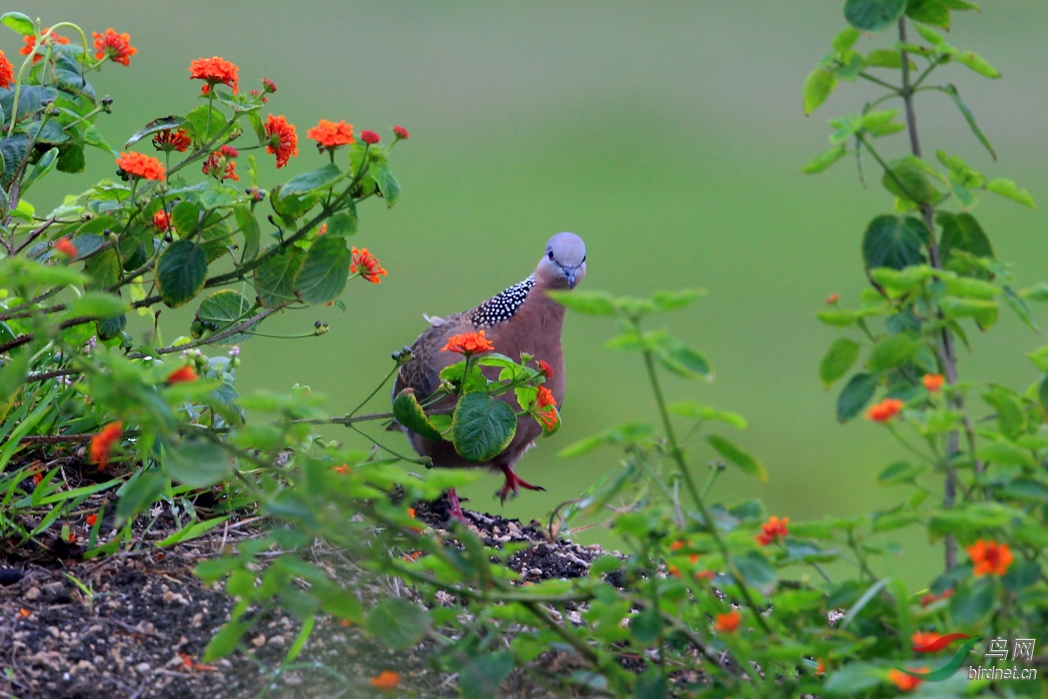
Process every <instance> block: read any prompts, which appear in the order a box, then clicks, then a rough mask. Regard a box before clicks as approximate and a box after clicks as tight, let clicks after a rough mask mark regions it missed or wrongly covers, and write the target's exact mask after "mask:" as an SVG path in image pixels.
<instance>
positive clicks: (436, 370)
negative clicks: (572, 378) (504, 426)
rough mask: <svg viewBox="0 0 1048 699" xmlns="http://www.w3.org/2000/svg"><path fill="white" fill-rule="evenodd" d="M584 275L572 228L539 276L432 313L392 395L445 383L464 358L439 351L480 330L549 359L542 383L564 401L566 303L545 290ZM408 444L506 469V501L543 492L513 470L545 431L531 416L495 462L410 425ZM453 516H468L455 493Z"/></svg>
mask: <svg viewBox="0 0 1048 699" xmlns="http://www.w3.org/2000/svg"><path fill="white" fill-rule="evenodd" d="M585 274H586V245H585V243H583V242H582V239H581V238H579V237H578V236H577V235H575V234H574V233H558V234H557V235H555V236H553V237H552V238H550V240H549V242H548V243H547V244H546V250H545V253H544V254H543V256H542V259H541V260H540V261H539V264H538V267H537V268H536V269H535V273H534V274H532V275H531V276H530V277H528V278H527V279H525V280H524V281H522V282H520V283H519V284H514V285H513V286H511V287H509V288H508V289H506V290H505V291H503V292H502V293H500V294H497V295H496V296H493V297H492V298H490V299H488V300H487V301H485V302H484V303H482V304H480V305H479V306H477V307H476V308H474V309H472V310H470V311H466V312H464V313H456V314H455V315H451V316H446V317H444V318H427V319H428V320H429V322H430V327H429V328H428V329H427V330H426V331H425V332H424V333H422V334H421V335H420V336H419V337H418V339H417V340H415V343H414V344H413V345H412V346H411V351H412V354H413V358H412V360H411V361H409V362H407V363H406V364H404V365H403V366H402V367H401V368H400V370H399V372H398V373H397V380H396V383H395V385H394V387H393V397H396V396H397V395H398V394H399V393H400V391H401V390H403V389H404V388H412V389H414V391H415V394H416V395H417V396H419V397H420V398H422V397H425V396H428V395H430V394H431V393H433V391H434V390H436V388H437V386H438V385H439V383H440V371H441V370H442V369H444V368H445V367H447V366H449V365H451V364H454V363H456V362H459V361H461V360H462V356H461V355H458V354H453V353H451V352H442V351H441V348H442V347H444V345H445V344H446V343H447V341H448V340H449V339H450V338H451V337H452V336H453V335H458V334H462V333H467V332H478V331H480V330H483V331H484V332H485V335H486V337H487V339H488V340H489V341H490V342H491V343H492V344H493V345H494V346H495V351H496V352H499V353H500V354H504V355H506V356H507V357H510V358H512V359H519V358H520V355H521V353H527V354H530V355H532V356H533V357H534V360H533V362H534V363H537V362H538V361H539V360H542V361H545V362H547V363H548V364H549V365H550V367H551V368H552V370H553V376H552V377H551V378H548V379H546V382H545V384H544V385H545V386H546V388H548V389H549V390H550V391H551V392H552V393H553V397H554V398H556V400H557V405H558V406H560V405H562V404H563V401H564V390H565V374H564V353H563V350H562V349H561V344H560V335H561V328H562V326H563V324H564V307H563V306H561V305H560V304H558V303H556V302H555V301H553V300H552V299H550V298H549V297H548V296H547V295H546V291H551V290H568V289H573V288H574V287H575V286H576V285H577V284H578V283H579V282H580V281H582V278H583V276H585ZM484 373H485V375H486V376H487V377H488V379H490V380H495V379H497V378H498V373H499V370H498V368H496V367H485V369H484ZM455 400H456V399H455V398H454V397H452V396H449V397H447V398H445V399H444V400H442V401H440V402H439V403H437V404H436V405H434V406H432V409H434V410H443V409H448V408H452V407H454V404H455ZM498 400H501V401H504V402H506V403H508V404H509V405H510V406H511V407H512V408H513V409H514V410H515V411H519V410H520V406H519V405H518V404H517V401H516V397H515V396H514V394H513V393H512V392H509V393H505V394H502V395H501V396H498ZM401 429H404V432H405V433H406V434H407V437H408V441H409V442H410V443H411V447H412V448H413V449H414V450H415V451H416V452H417V453H418V454H419V455H420V456H428V457H430V458H431V459H432V460H433V465H434V466H437V467H475V466H481V467H486V468H490V469H495V470H498V471H501V472H502V473H503V474H504V475H505V478H506V482H505V485H503V487H502V489H501V490H500V491H499V493H498V494H499V496H500V497H501V498H502V499H503V500H505V499H506V496H507V495H508V494H509V493H511V492H512V493H513V494H514V495H516V494H517V493H518V491H519V489H520V488H527V489H531V490H542V488H540V487H538V486H534V485H532V484H530V483H528V482H526V481H524V480H521V479H520V477H518V476H517V474H516V473H515V472H514V467H515V466H516V464H517V461H519V460H520V457H521V456H523V454H524V452H526V451H527V450H528V449H530V448H531V447H532V446H534V442H535V439H536V438H537V437H538V436H539V435H540V434H541V433H542V428H541V426H540V425H539V424H538V423H537V422H535V420H534V419H532V418H531V417H528V416H525V417H522V418H520V419H519V420H518V421H517V432H516V434H515V435H514V437H513V441H512V442H510V444H509V446H508V447H506V449H504V450H503V451H502V453H500V454H499V455H498V456H496V457H495V458H494V459H492V460H491V461H488V462H485V463H482V464H477V463H473V462H470V461H466V460H465V459H463V458H462V457H461V456H459V455H458V453H457V452H456V451H455V447H454V446H453V445H452V444H451V442H446V441H445V442H437V441H434V440H430V439H426V438H424V437H421V436H419V435H418V434H415V433H414V432H411V431H410V430H407V429H405V428H401ZM448 496H449V499H450V500H451V509H452V514H453V516H455V517H456V518H458V519H463V517H462V512H461V510H460V509H459V505H458V498H457V496H456V494H455V491H454V490H451V491H449V492H448Z"/></svg>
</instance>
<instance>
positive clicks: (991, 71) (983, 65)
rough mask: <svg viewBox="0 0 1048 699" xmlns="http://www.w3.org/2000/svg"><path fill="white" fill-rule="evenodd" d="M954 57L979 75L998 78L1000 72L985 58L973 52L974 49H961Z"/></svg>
mask: <svg viewBox="0 0 1048 699" xmlns="http://www.w3.org/2000/svg"><path fill="white" fill-rule="evenodd" d="M955 58H956V59H957V60H958V61H960V62H961V63H963V64H964V65H966V66H968V67H969V68H971V69H972V70H974V71H975V72H976V73H978V74H979V75H983V76H986V77H987V78H999V77H1001V74H1000V72H998V70H997V69H996V68H994V67H993V66H992V65H990V62H989V61H987V60H986V59H985V58H983V57H982V56H980V55H979V54H977V53H975V52H974V51H962V52H960V53H959V54H957V55H956V56H955Z"/></svg>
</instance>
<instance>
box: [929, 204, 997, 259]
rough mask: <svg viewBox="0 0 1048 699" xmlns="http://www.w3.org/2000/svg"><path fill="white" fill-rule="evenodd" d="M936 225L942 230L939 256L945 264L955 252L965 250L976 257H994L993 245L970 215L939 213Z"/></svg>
mask: <svg viewBox="0 0 1048 699" xmlns="http://www.w3.org/2000/svg"><path fill="white" fill-rule="evenodd" d="M935 221H936V223H938V224H939V226H940V227H941V228H942V236H941V240H940V243H939V256H940V258H941V259H942V260H943V262H944V263H945V262H947V261H949V259H950V256H951V254H952V253H953V251H954V250H963V251H964V252H968V253H971V254H972V255H975V256H976V257H991V258H992V257H993V256H994V254H993V245H992V244H991V243H990V239H989V238H988V237H987V236H986V232H985V231H984V230H983V229H982V226H980V225H979V221H978V220H977V219H976V218H975V217H974V216H972V215H971V214H969V213H960V214H953V213H949V212H946V211H941V212H939V214H938V215H936V217H935Z"/></svg>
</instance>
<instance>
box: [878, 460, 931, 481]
mask: <svg viewBox="0 0 1048 699" xmlns="http://www.w3.org/2000/svg"><path fill="white" fill-rule="evenodd" d="M927 470H928V466H927V465H926V464H921V463H917V464H911V463H910V462H908V461H895V462H892V463H890V464H888V465H887V466H885V467H884V468H883V469H881V471H880V473H878V474H877V485H899V484H901V483H912V482H913V481H914V479H916V478H918V477H919V476H921V475H923V474H924V473H925V472H926V471H927Z"/></svg>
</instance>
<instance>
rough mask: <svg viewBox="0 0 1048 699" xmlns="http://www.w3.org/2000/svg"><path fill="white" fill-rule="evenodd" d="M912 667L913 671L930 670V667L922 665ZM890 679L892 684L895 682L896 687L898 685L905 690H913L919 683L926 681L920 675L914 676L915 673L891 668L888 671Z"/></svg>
mask: <svg viewBox="0 0 1048 699" xmlns="http://www.w3.org/2000/svg"><path fill="white" fill-rule="evenodd" d="M910 669H911V670H912V671H914V672H927V671H928V668H926V667H920V668H916V667H911V668H910ZM888 679H889V680H891V682H892V684H894V685H895V686H896V687H898V688H899V689H900V690H901V691H903V692H912V691H913V690H915V689H917V686H918V685H920V684H921V683H922V682H924V680H922V679H920V678H918V677H914V676H913V675H907V674H906V673H905V672H903V671H902V670H891V671H889V672H888Z"/></svg>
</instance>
